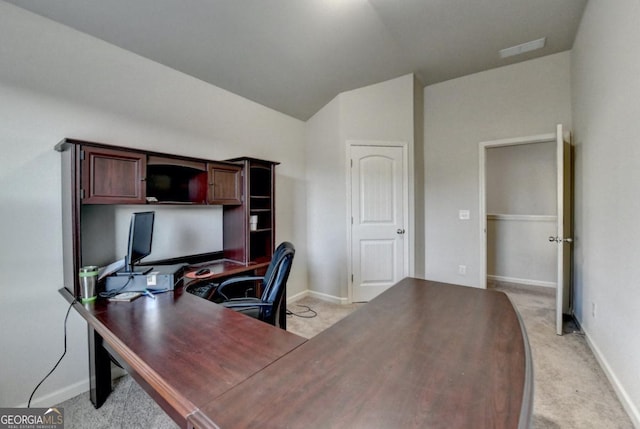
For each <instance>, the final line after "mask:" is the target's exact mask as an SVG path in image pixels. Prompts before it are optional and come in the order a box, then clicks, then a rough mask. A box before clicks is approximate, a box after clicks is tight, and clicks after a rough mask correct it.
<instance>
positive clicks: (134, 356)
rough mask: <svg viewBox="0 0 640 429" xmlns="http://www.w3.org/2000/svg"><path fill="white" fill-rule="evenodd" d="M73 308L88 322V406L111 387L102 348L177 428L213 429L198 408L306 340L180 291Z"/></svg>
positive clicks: (98, 402) (99, 400)
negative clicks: (192, 425)
mask: <svg viewBox="0 0 640 429" xmlns="http://www.w3.org/2000/svg"><path fill="white" fill-rule="evenodd" d="M60 293H61V294H62V295H63V296H65V298H66V299H67V300H69V302H71V300H73V297H72V296H71V294H70V293H69V292H68V291H67V290H66V289H60ZM74 308H75V309H76V310H77V311H78V313H80V315H81V316H82V317H83V318H84V319H85V320H87V322H88V324H89V342H90V347H89V349H90V359H89V363H90V372H91V374H90V377H91V399H92V402H93V403H94V405H95V406H96V407H99V406H100V405H102V403H103V402H104V401H105V400H106V398H107V396H108V395H109V393H110V392H111V370H110V362H109V356H108V354H107V352H109V353H111V354H113V356H114V357H115V358H116V359H117V360H118V361H119V362H120V363H121V364H122V365H123V366H124V367H125V369H126V370H127V372H129V374H131V375H132V376H133V378H134V379H135V380H136V381H137V382H138V383H139V384H140V385H141V386H142V387H143V388H144V389H145V390H146V391H147V393H149V395H151V397H152V398H153V399H154V400H155V401H156V402H157V403H158V404H159V405H160V406H161V407H162V409H164V410H165V411H166V412H167V414H169V415H170V416H171V418H173V419H174V420H175V421H176V422H177V423H178V424H180V425H181V426H182V427H186V426H187V419H189V420H192V421H194V422H196V421H197V422H199V425H201V426H208V427H214V426H213V424H212V423H211V422H210V421H208V418H207V416H204V415H201V414H200V413H199V409H200V408H201V407H203V406H204V405H206V404H207V403H208V402H210V401H211V400H212V399H213V398H216V397H218V396H220V395H221V394H222V393H224V392H225V391H227V390H228V389H230V388H232V387H233V386H235V385H237V384H239V383H240V382H242V381H243V380H244V379H246V378H248V377H250V376H251V375H253V374H254V373H256V372H258V371H260V370H262V369H263V368H265V367H266V366H268V365H269V364H271V363H272V362H273V361H275V360H277V359H278V358H280V357H281V356H283V355H285V354H286V353H288V352H290V351H291V350H293V349H295V348H296V347H297V346H299V345H300V344H302V343H303V342H305V341H306V340H305V339H304V338H302V337H298V336H297V335H294V334H291V333H289V332H286V331H283V330H282V329H278V328H274V327H273V326H270V325H267V324H266V323H263V322H260V321H258V320H255V319H252V318H250V317H247V316H245V315H242V314H240V313H236V312H234V311H232V310H229V309H226V308H224V307H222V306H219V305H217V304H214V303H212V302H210V301H207V300H204V299H201V298H198V297H196V296H193V295H191V294H189V293H183V292H182V289H177V290H176V291H174V292H167V293H163V294H159V295H157V299H155V300H153V299H150V298H148V297H142V298H138V299H137V300H135V301H132V302H110V301H107V300H99V301H97V302H96V303H95V304H84V305H83V304H80V303H76V304H74Z"/></svg>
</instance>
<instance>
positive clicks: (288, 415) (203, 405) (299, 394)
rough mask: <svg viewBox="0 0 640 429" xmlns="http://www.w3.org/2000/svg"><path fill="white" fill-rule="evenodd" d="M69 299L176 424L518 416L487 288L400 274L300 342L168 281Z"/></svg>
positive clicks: (517, 397)
mask: <svg viewBox="0 0 640 429" xmlns="http://www.w3.org/2000/svg"><path fill="white" fill-rule="evenodd" d="M67 295H69V294H68V293H67ZM68 299H70V295H69V296H68ZM75 307H76V309H77V310H78V311H79V312H80V314H81V315H82V316H83V317H84V318H85V319H87V321H88V322H89V325H90V326H91V328H92V329H94V330H95V335H96V338H97V340H96V350H98V353H103V354H104V351H100V350H101V349H103V350H104V349H106V350H111V349H113V350H114V351H115V352H116V353H117V354H119V355H120V356H121V357H122V359H123V360H124V362H125V364H126V366H127V370H130V371H131V373H132V375H133V376H134V378H135V379H136V380H137V381H138V382H139V383H140V384H141V385H142V386H143V388H145V390H146V391H147V392H149V393H150V394H151V396H152V397H153V398H154V399H155V400H156V401H157V402H158V403H159V404H160V405H161V406H162V408H163V409H165V410H166V411H167V413H169V415H170V416H171V417H173V418H174V420H176V422H178V423H179V424H181V425H182V426H188V427H198V428H200V427H202V428H211V427H216V428H236V427H267V428H270V427H273V428H280V427H288V428H308V427H323V428H344V427H349V428H354V427H355V428H359V427H361V428H388V427H393V428H395V427H403V428H404V427H416V428H424V427H428V428H447V429H450V428H470V427H472V428H526V427H528V425H529V422H530V417H531V407H532V400H533V378H532V377H533V375H532V363H531V356H530V351H529V344H528V340H527V337H526V333H525V331H524V328H523V325H522V322H521V321H520V318H519V316H518V314H517V312H516V311H515V309H514V307H513V306H512V304H511V302H510V301H509V299H508V298H507V296H506V295H504V294H503V293H500V292H494V291H487V290H481V289H474V288H468V287H463V286H455V285H448V284H442V283H436V282H430V281H425V280H418V279H411V278H408V279H404V280H402V281H401V282H400V283H398V284H397V285H395V286H393V287H392V288H390V289H389V290H387V291H386V292H384V293H383V294H381V295H380V296H379V297H378V298H376V299H374V300H373V301H371V302H370V303H368V304H367V305H365V306H363V307H362V308H361V309H359V310H357V311H355V312H354V313H352V314H351V315H349V316H348V317H346V318H345V319H343V320H341V321H340V322H338V323H336V324H335V325H333V326H332V327H331V328H329V329H327V330H326V331H324V332H322V333H320V334H319V335H317V336H315V337H314V338H312V339H311V340H309V341H307V342H305V341H304V339H302V338H300V337H297V336H295V335H293V334H289V333H287V332H284V331H282V330H280V329H278V328H274V327H272V326H270V325H267V324H264V323H261V322H258V321H256V320H253V319H251V318H248V317H246V316H244V315H241V314H237V313H234V312H232V311H230V310H228V309H224V308H222V307H220V306H217V305H216V304H213V303H211V302H208V301H205V300H202V299H199V298H197V297H194V296H190V295H189V294H180V293H179V292H175V293H169V294H165V295H164V296H162V295H161V296H158V300H156V301H152V300H150V299H148V298H140V299H138V300H136V301H133V302H132V303H104V302H103V303H98V304H96V305H95V306H93V305H87V306H83V305H81V304H76V306H75ZM214 333H215V334H214ZM90 339H91V338H90ZM107 363H108V360H107ZM98 373H100V371H98ZM108 381H109V383H110V379H109V380H108ZM103 383H104V381H103ZM109 386H110V384H109Z"/></svg>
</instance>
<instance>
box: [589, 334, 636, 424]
mask: <svg viewBox="0 0 640 429" xmlns="http://www.w3.org/2000/svg"><path fill="white" fill-rule="evenodd" d="M584 337H585V338H586V339H587V344H588V345H589V348H590V349H591V351H592V352H593V355H594V356H595V357H596V360H597V361H598V363H599V364H600V367H601V368H602V370H603V371H604V373H605V375H606V376H607V378H608V379H609V382H611V385H612V386H613V390H615V392H616V394H617V395H618V399H620V402H621V403H622V407H623V408H624V409H625V411H626V412H627V414H629V418H630V419H631V423H633V426H634V427H635V428H636V429H640V410H638V408H637V407H636V406H635V405H634V404H633V402H632V401H631V398H630V397H629V395H628V394H627V391H626V390H625V389H624V387H623V386H622V384H620V380H618V377H616V375H615V374H614V373H613V371H612V370H611V367H610V366H609V363H608V362H607V360H606V359H605V357H604V356H603V354H602V353H601V352H600V349H599V348H598V346H597V345H596V344H595V343H594V342H593V341H592V340H591V337H590V336H589V333H588V332H587V331H584Z"/></svg>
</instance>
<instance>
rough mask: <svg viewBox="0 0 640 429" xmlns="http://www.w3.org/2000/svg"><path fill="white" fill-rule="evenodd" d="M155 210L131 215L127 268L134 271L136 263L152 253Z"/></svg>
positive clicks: (130, 271) (126, 259)
mask: <svg viewBox="0 0 640 429" xmlns="http://www.w3.org/2000/svg"><path fill="white" fill-rule="evenodd" d="M154 215H155V212H139V213H133V214H132V215H131V223H130V225H129V241H128V247H127V256H126V258H125V264H126V265H125V270H126V271H127V272H129V273H133V272H134V265H135V264H136V263H137V262H139V261H140V260H141V259H143V258H144V257H146V256H148V255H149V254H150V253H151V242H152V239H153V219H154Z"/></svg>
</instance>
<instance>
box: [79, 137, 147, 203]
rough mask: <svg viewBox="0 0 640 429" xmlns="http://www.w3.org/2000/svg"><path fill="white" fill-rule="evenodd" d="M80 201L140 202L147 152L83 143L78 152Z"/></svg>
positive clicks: (142, 198) (143, 191)
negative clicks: (85, 144) (80, 181)
mask: <svg viewBox="0 0 640 429" xmlns="http://www.w3.org/2000/svg"><path fill="white" fill-rule="evenodd" d="M80 154H81V155H80V159H81V169H82V184H81V189H80V195H81V198H82V203H83V204H144V203H145V202H146V199H145V198H146V184H145V180H146V165H147V156H146V155H145V154H142V153H137V152H129V151H120V150H112V149H104V148H100V147H90V146H87V147H83V148H82V151H81V152H80Z"/></svg>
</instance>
